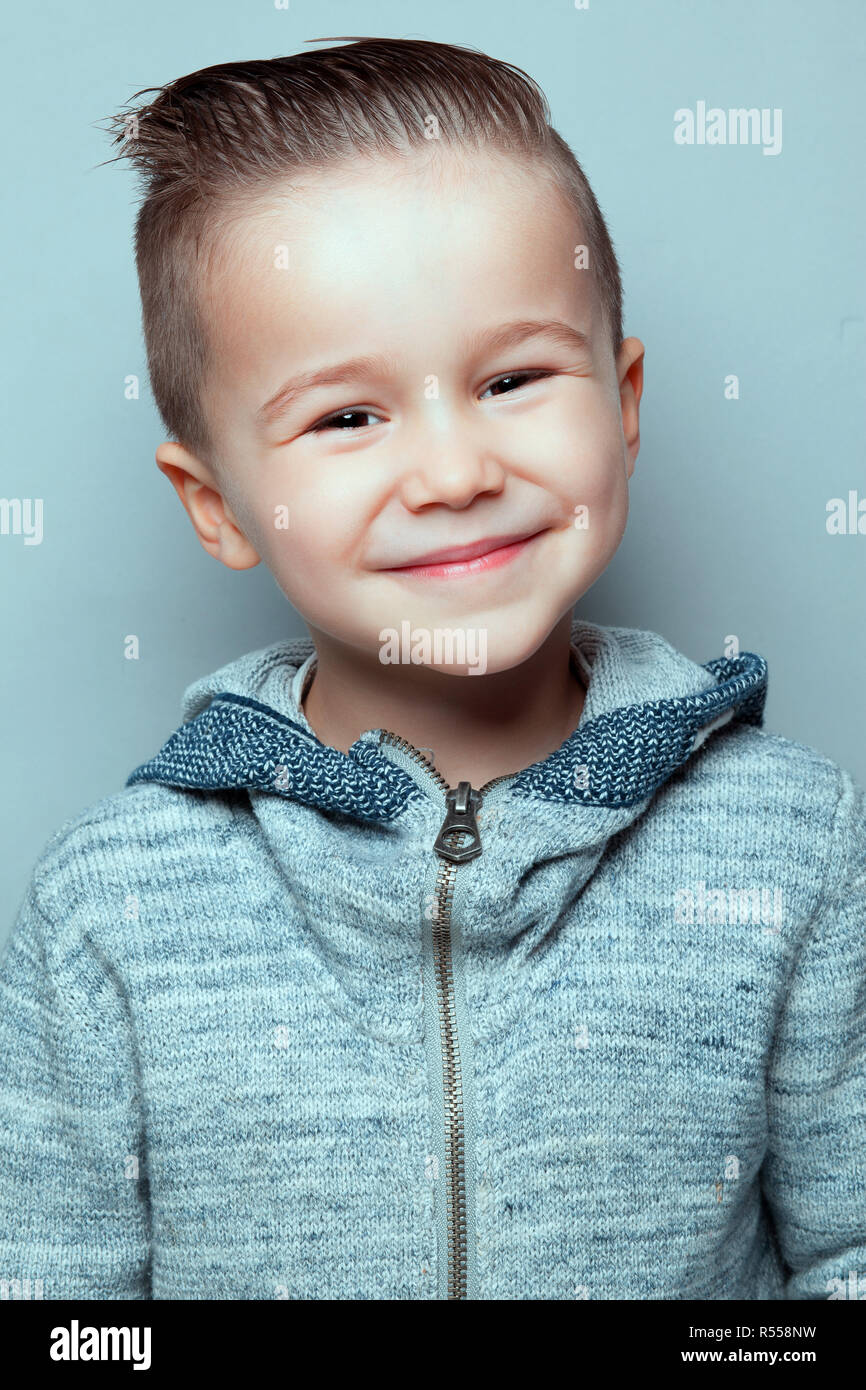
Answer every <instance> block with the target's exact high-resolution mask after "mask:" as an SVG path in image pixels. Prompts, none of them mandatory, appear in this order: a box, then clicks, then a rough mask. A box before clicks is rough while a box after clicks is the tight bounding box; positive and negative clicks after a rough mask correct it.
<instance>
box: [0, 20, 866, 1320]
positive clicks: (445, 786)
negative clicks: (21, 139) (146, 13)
mask: <svg viewBox="0 0 866 1390" xmlns="http://www.w3.org/2000/svg"><path fill="white" fill-rule="evenodd" d="M139 95H140V94H139ZM117 120H118V122H119V121H120V118H119V117H118V118H117ZM123 152H124V153H128V154H130V156H131V157H132V158H133V160H134V161H135V162H136V165H137V167H138V168H139V169H140V170H141V171H142V173H143V174H144V175H145V178H146V196H145V200H144V203H143V205H142V208H141V211H140V213H139V218H138V223H137V235H136V254H137V265H138V272H139V278H140V285H141V293H142V301H143V309H144V326H145V335H146V341H147V349H148V361H149V369H150V374H151V380H152V383H153V389H154V394H155V396H156V400H157V402H158V404H159V407H160V411H161V413H162V415H163V418H164V421H165V423H166V426H167V428H168V430H169V432H170V434H171V436H172V439H171V441H167V442H165V443H163V444H161V445H160V447H159V449H158V450H157V461H158V464H159V466H160V468H161V469H162V471H163V472H164V473H165V474H166V475H167V477H168V478H169V479H170V481H171V483H172V484H173V486H174V487H175V489H176V490H177V493H178V496H179V497H180V500H181V502H182V503H183V505H184V507H185V508H186V510H187V512H188V514H189V516H190V519H191V521H192V524H193V527H194V529H195V532H196V534H197V536H198V539H199V541H200V542H201V544H202V545H203V546H204V548H205V549H206V550H207V551H208V553H209V554H211V555H213V556H214V557H215V558H217V559H219V560H220V561H222V563H223V564H225V565H227V566H229V567H230V568H233V569H244V568H247V567H249V566H251V565H255V564H257V563H258V562H259V561H260V560H264V561H265V563H266V565H267V566H268V568H269V569H270V570H271V572H272V573H273V575H274V577H275V579H276V580H277V583H278V584H279V586H280V588H281V589H282V591H283V592H284V593H285V595H286V597H287V598H288V599H289V601H290V602H291V603H292V604H293V605H294V607H295V608H296V609H297V610H298V612H299V613H300V614H301V615H302V616H303V618H304V620H305V622H306V624H307V626H308V628H309V631H310V636H311V640H310V641H306V640H301V641H294V642H292V641H286V642H277V643H275V644H274V645H272V646H270V647H268V648H266V649H264V650H263V651H258V652H252V653H249V654H248V655H246V656H243V657H241V658H240V659H239V660H237V661H233V662H231V663H230V664H229V665H227V666H225V667H223V668H222V669H221V670H219V671H217V672H216V673H215V674H214V675H212V676H210V677H207V678H205V679H202V680H200V681H197V682H196V683H195V684H194V685H192V686H191V687H190V688H189V690H188V691H187V692H186V695H185V698H184V706H183V718H184V722H183V724H182V725H181V726H180V727H179V728H178V729H177V731H176V732H175V733H174V734H173V735H172V736H171V738H169V740H168V742H167V743H166V744H165V746H164V747H163V749H162V750H161V751H160V752H159V753H158V754H157V756H156V757H154V758H153V759H151V760H150V761H149V762H147V763H145V764H143V765H142V766H140V767H138V768H137V769H136V770H135V771H134V772H133V773H132V774H131V776H130V778H129V780H128V783H127V786H126V788H125V789H124V790H123V791H121V792H120V793H118V794H116V795H114V796H110V797H108V798H107V799H106V800H104V801H102V802H100V803H99V804H98V805H96V806H95V807H92V808H90V810H88V811H86V812H84V813H83V814H82V815H81V816H79V817H77V818H76V819H75V820H74V821H71V822H69V823H67V824H66V825H64V826H63V827H61V829H60V830H59V831H58V832H57V833H56V834H55V836H54V837H53V839H52V840H51V841H50V842H49V844H48V846H47V848H46V850H45V851H44V853H43V856H42V858H41V860H40V862H39V864H38V865H37V867H36V869H35V871H34V874H33V881H32V884H31V888H30V891H29V893H28V895H27V898H26V901H25V902H24V904H23V905H22V908H21V912H20V915H19V919H18V921H17V923H16V926H15V930H14V932H13V934H12V937H11V940H10V942H9V945H8V947H7V950H6V951H5V954H4V957H3V963H2V975H0V1029H2V1048H0V1055H2V1063H0V1066H2V1084H0V1105H2V1111H3V1115H2V1121H3V1122H2V1126H0V1134H2V1140H0V1144H2V1149H0V1215H2V1222H0V1240H2V1251H0V1256H2V1258H0V1270H2V1271H3V1273H4V1274H5V1277H6V1278H7V1279H17V1280H20V1281H22V1284H23V1281H25V1280H30V1281H36V1280H39V1281H41V1284H42V1291H43V1296H44V1297H45V1298H70V1297H75V1298H93V1299H98V1298H141V1299H144V1298H161V1299H204V1298H230V1299H267V1298H293V1299H333V1298H337V1299H431V1298H433V1299H435V1298H442V1299H468V1298H474V1299H572V1298H586V1299H594V1300H596V1299H736V1298H745V1299H782V1298H796V1299H824V1298H828V1297H834V1296H840V1295H839V1293H838V1290H839V1289H840V1288H842V1289H843V1290H844V1289H846V1288H847V1287H848V1280H849V1273H850V1271H851V1270H854V1271H858V1270H859V1271H866V1175H864V1145H866V1029H864V1011H863V1003H862V1000H863V990H864V979H866V975H864V960H863V927H864V913H866V881H864V872H866V813H864V801H863V792H862V790H861V789H860V788H858V787H857V786H855V784H854V783H853V782H852V780H851V778H850V777H849V776H848V774H847V773H846V772H844V771H843V770H841V769H840V768H838V767H837V766H835V765H834V764H833V763H832V762H830V761H829V760H828V759H826V758H824V757H822V756H821V755H820V754H818V753H817V752H814V751H813V750H811V749H809V748H807V747H804V746H802V745H799V744H796V743H792V742H789V741H788V740H786V739H783V738H780V737H776V736H773V735H770V734H768V733H766V732H765V731H764V730H763V729H762V727H761V723H762V714H763V706H764V699H765V694H766V665H765V662H764V661H763V660H762V659H761V658H760V657H758V656H755V655H753V654H751V653H742V654H739V655H736V654H734V655H727V656H724V657H719V658H717V659H715V660H713V661H709V662H707V664H706V665H703V666H702V665H697V664H696V663H694V662H693V661H691V660H690V659H689V658H687V657H685V656H684V655H682V654H681V653H679V652H677V651H675V650H674V649H673V648H672V647H671V646H670V645H669V644H668V643H667V642H666V641H665V640H664V639H663V638H662V637H660V636H657V635H656V634H654V633H651V632H643V631H638V630H633V629H628V628H612V627H607V628H604V627H600V626H597V625H594V624H592V623H590V622H588V621H583V620H575V619H574V617H573V609H574V606H575V604H576V602H577V601H578V600H579V599H580V598H581V596H582V595H583V594H584V593H585V592H586V591H587V589H588V588H589V587H590V586H591V585H592V583H593V581H594V580H595V579H596V578H597V577H598V575H599V574H601V573H602V571H603V570H604V569H605V567H606V566H607V564H608V563H609V562H610V560H611V558H612V556H613V554H614V553H615V551H616V548H617V546H618V544H619V541H620V538H621V536H622V534H623V530H624V527H625V522H626V513H627V505H628V479H629V478H630V477H631V476H632V473H633V470H634V464H635V459H636V457H637V452H638V447H639V431H638V408H639V402H640V396H641V390H642V381H643V374H642V373H643V368H642V363H643V346H642V344H641V343H640V342H639V341H638V340H637V339H635V338H623V335H622V326H621V293H620V285H619V273H618V268H617V263H616V257H615V255H614V251H613V247H612V245H611V243H610V239H609V236H608V233H607V230H606V227H605V224H604V220H603V217H602V214H601V212H600V211H599V208H598V205H597V203H596V201H595V199H594V197H593V195H592V192H591V190H590V188H589V185H588V184H587V182H586V180H585V178H584V176H583V174H582V171H581V170H580V168H579V166H578V165H577V163H576V161H575V159H574V157H573V155H572V154H571V152H570V151H569V150H568V148H567V147H566V146H565V144H564V142H563V141H562V140H561V138H560V137H559V136H558V135H557V134H556V133H555V132H554V131H553V130H552V129H551V128H550V125H549V112H548V110H547V107H546V104H545V102H544V98H543V96H542V95H541V93H540V92H539V91H538V89H537V88H536V87H535V86H534V84H533V83H532V82H531V81H530V80H529V79H527V78H526V76H525V74H522V73H520V71H519V70H517V69H514V68H511V67H509V66H508V65H506V64H503V63H499V62H495V61H494V60H492V59H490V58H487V57H486V56H484V55H483V54H479V53H475V52H472V51H469V50H465V49H459V48H454V47H451V46H449V45H444V44H434V43H426V42H419V41H408V42H407V41H396V40H384V39H383V40H361V41H358V42H355V43H352V44H350V45H348V46H345V47H335V48H327V49H323V50H319V51H316V52H308V53H302V54H298V55H294V56H292V57H289V58H284V59H277V60H274V61H272V62H247V63H233V64H226V65H222V66H219V67H215V68H210V69H206V70H204V71H203V72H199V73H195V74H192V75H191V76H188V77H185V78H182V79H180V80H179V81H177V82H175V83H172V84H170V85H169V86H168V87H167V88H165V89H163V90H162V91H161V92H160V93H159V95H158V96H157V97H156V98H155V100H154V101H153V102H152V103H150V104H149V105H146V106H144V107H143V108H141V109H140V110H139V111H138V113H137V115H136V118H135V120H134V121H133V122H132V124H131V126H130V122H129V120H128V118H127V119H125V122H124V131H123ZM841 1296H845V1295H844V1292H843V1293H842V1295H841Z"/></svg>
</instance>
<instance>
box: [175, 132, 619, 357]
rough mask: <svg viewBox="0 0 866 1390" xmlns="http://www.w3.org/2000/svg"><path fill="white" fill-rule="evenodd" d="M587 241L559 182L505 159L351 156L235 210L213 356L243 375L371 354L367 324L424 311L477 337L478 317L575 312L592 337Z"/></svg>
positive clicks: (215, 275) (218, 266) (216, 258)
mask: <svg viewBox="0 0 866 1390" xmlns="http://www.w3.org/2000/svg"><path fill="white" fill-rule="evenodd" d="M431 143H432V142H431ZM582 240H583V237H582V232H581V228H580V223H579V219H578V216H577V212H576V210H575V209H574V208H573V207H572V206H571V205H570V204H569V203H568V201H567V199H566V198H565V196H564V195H563V194H562V193H561V192H560V190H559V189H558V188H557V187H556V186H555V185H554V183H553V181H552V179H551V178H550V177H549V176H548V175H547V174H546V173H542V172H539V171H537V170H534V169H532V168H530V167H529V166H528V164H527V163H526V162H525V161H522V160H518V159H516V158H512V157H507V156H503V155H502V154H500V153H499V152H490V151H470V152H467V151H464V150H462V149H461V150H460V151H459V152H456V153H455V152H451V151H438V150H437V151H435V152H433V153H431V154H429V155H428V153H427V151H426V150H423V151H421V152H420V153H419V154H418V155H417V156H416V155H415V154H414V152H413V154H412V155H411V156H407V157H402V158H399V159H395V158H391V157H388V158H373V159H363V160H356V161H353V162H352V163H351V164H349V163H345V162H344V163H342V164H340V165H339V166H335V167H333V168H328V169H324V170H321V171H317V172H315V173H313V174H304V175H303V177H297V176H293V177H292V179H291V180H286V181H285V182H283V183H276V184H273V185H271V186H269V188H268V189H267V190H266V192H265V193H263V194H259V195H257V196H256V197H255V198H254V199H250V200H248V201H247V203H246V204H243V203H238V204H237V205H235V206H234V207H233V208H232V216H231V220H230V222H229V225H228V228H227V230H226V231H225V233H224V234H223V235H222V237H221V238H220V239H219V240H218V241H217V242H216V243H215V245H214V252H215V254H214V255H213V258H212V268H211V270H210V272H209V275H208V278H207V282H206V285H204V286H203V287H202V288H203V290H204V298H205V301H206V302H205V304H204V306H203V307H204V312H205V314H206V316H207V319H208V324H209V330H210V332H211V333H212V334H213V336H214V339H215V344H216V346H217V349H218V351H217V353H216V357H217V360H218V361H219V362H222V363H223V364H224V365H225V366H229V365H232V366H233V367H234V368H236V369H238V370H240V371H241V372H244V373H246V374H252V373H255V372H256V371H257V368H260V367H261V366H262V365H263V362H264V359H265V356H266V355H267V353H268V352H270V351H271V349H272V346H273V345H276V344H281V345H288V344H289V343H291V344H292V346H293V347H295V346H297V345H299V344H300V343H301V342H303V343H304V344H305V345H306V346H307V348H308V352H312V353H315V352H316V350H317V348H318V344H319V343H321V344H322V348H323V350H326V351H330V350H331V346H332V344H333V343H334V340H335V338H339V339H341V340H342V339H345V338H346V336H347V335H348V336H351V337H353V338H354V339H355V340H356V341H355V342H354V343H353V344H352V346H353V348H354V347H355V346H357V348H358V350H359V351H363V350H365V348H364V344H363V341H362V340H363V331H362V330H363V327H364V324H365V323H366V324H368V325H369V327H370V329H371V331H374V329H375V328H376V326H378V328H379V329H380V330H382V331H383V330H385V329H386V328H387V326H388V325H389V324H391V323H393V325H394V328H395V330H396V329H397V328H398V326H399V323H400V322H401V316H405V315H410V314H411V315H414V316H415V318H416V322H417V315H418V314H419V312H423V313H424V314H425V322H426V323H428V324H429V325H431V327H432V326H433V324H434V323H437V324H438V323H442V322H444V321H445V320H447V318H448V316H449V315H450V314H452V311H453V314H454V315H455V316H456V318H457V320H459V321H461V322H465V324H466V326H467V327H468V328H469V329H470V331H471V329H472V328H474V327H475V326H477V325H476V324H475V323H474V322H473V323H468V320H469V319H477V318H478V317H480V318H482V319H485V320H490V319H491V316H492V317H493V318H495V317H497V316H501V317H502V319H503V321H504V320H505V319H514V318H515V317H520V316H525V317H535V316H538V315H540V314H546V315H547V316H555V315H557V314H558V315H559V316H560V317H570V318H571V320H572V321H574V319H575V315H578V316H579V318H580V322H579V323H576V324H575V326H577V327H581V328H583V329H584V331H586V332H588V333H591V332H592V331H593V329H594V321H595V318H596V305H595V302H594V301H595V298H596V297H595V295H594V293H593V288H592V285H591V277H590V276H589V275H588V274H587V273H586V272H582V271H579V270H577V269H576V268H575V246H576V244H577V243H578V242H580V241H582ZM485 326H486V325H485ZM379 346H381V345H380V344H374V343H369V344H367V349H368V350H373V351H375V350H377V348H378V347H379Z"/></svg>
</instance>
